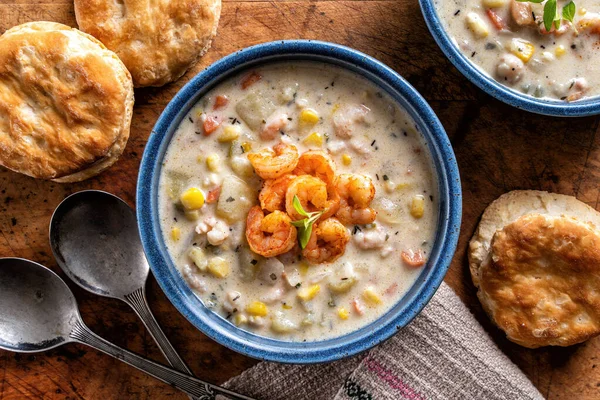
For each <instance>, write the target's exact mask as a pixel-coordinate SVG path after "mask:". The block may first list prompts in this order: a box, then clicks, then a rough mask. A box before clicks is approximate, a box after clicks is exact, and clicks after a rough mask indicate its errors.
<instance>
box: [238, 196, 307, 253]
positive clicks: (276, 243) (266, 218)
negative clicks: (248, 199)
mask: <svg viewBox="0 0 600 400" xmlns="http://www.w3.org/2000/svg"><path fill="white" fill-rule="evenodd" d="M296 235H297V231H296V228H295V227H294V226H293V225H292V224H291V219H290V217H289V216H288V215H287V214H286V213H284V212H281V211H274V212H272V213H271V214H267V215H265V214H264V213H263V211H262V210H261V209H260V206H254V207H252V208H251V209H250V211H249V212H248V217H247V218H246V239H247V240H248V244H249V245H250V248H251V249H252V251H254V252H255V253H258V254H260V255H261V256H264V257H275V256H278V255H280V254H283V253H286V252H288V251H290V250H291V249H292V248H293V247H294V245H295V244H296Z"/></svg>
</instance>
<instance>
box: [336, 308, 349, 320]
mask: <svg viewBox="0 0 600 400" xmlns="http://www.w3.org/2000/svg"><path fill="white" fill-rule="evenodd" d="M338 317H340V319H348V317H350V312H349V311H348V310H346V309H345V308H344V307H340V308H339V309H338Z"/></svg>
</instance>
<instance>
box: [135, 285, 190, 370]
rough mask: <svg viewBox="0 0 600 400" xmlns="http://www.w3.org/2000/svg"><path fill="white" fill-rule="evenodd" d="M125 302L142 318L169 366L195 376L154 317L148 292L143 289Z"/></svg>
mask: <svg viewBox="0 0 600 400" xmlns="http://www.w3.org/2000/svg"><path fill="white" fill-rule="evenodd" d="M125 302H126V303H127V304H129V306H130V307H131V308H133V310H134V311H135V313H136V314H137V315H138V317H140V319H141V320H142V322H143V323H144V325H145V326H146V328H147V329H148V332H150V335H151V336H152V338H154V341H155V342H156V344H157V345H158V348H159V349H160V351H162V353H163V354H164V356H165V358H166V359H167V361H168V362H169V364H171V366H172V367H173V368H175V369H176V370H177V371H179V372H183V373H186V374H187V375H193V374H192V371H191V370H190V369H189V367H188V366H187V365H186V364H185V362H184V361H183V360H182V359H181V357H180V356H179V354H178V353H177V351H176V350H175V349H174V348H173V346H172V345H171V342H169V339H167V336H166V335H165V333H164V332H163V331H162V329H161V328H160V325H158V322H157V321H156V319H155V318H154V315H153V314H152V311H151V310H150V306H149V305H148V301H147V300H146V291H145V290H144V288H143V287H141V288H139V289H138V290H136V291H134V292H133V293H131V294H128V295H127V296H125Z"/></svg>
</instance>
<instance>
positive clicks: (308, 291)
mask: <svg viewBox="0 0 600 400" xmlns="http://www.w3.org/2000/svg"><path fill="white" fill-rule="evenodd" d="M320 291H321V286H320V285H311V286H309V287H305V288H301V289H299V290H298V298H299V299H300V300H304V301H308V300H312V299H314V298H315V296H316V295H317V294H319V292H320Z"/></svg>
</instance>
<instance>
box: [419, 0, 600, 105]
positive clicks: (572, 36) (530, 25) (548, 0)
mask: <svg viewBox="0 0 600 400" xmlns="http://www.w3.org/2000/svg"><path fill="white" fill-rule="evenodd" d="M420 3H421V8H422V11H423V14H424V16H425V20H426V22H427V25H428V26H429V29H430V31H431V33H432V34H433V36H434V38H435V40H436V41H437V43H438V44H439V45H440V47H441V49H442V50H443V51H444V53H445V54H446V56H447V57H448V58H449V60H450V61H451V62H452V63H453V64H454V65H455V66H456V67H457V68H458V69H459V70H460V71H461V72H462V73H463V74H464V75H465V76H466V77H467V78H468V79H470V80H471V81H472V82H473V83H475V84H476V85H477V86H479V87H480V88H481V89H483V90H484V91H486V92H488V93H489V94H491V95H493V96H494V97H496V98H498V99H499V100H501V101H504V102H506V103H508V104H510V105H513V106H515V107H517V108H521V109H524V110H527V111H531V112H536V113H540V114H546V115H555V116H583V115H592V114H598V113H599V112H600V97H598V96H599V95H600V67H599V65H600V4H598V2H597V1H593V0H573V1H571V0H541V1H538V0H536V1H526V0H420Z"/></svg>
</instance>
